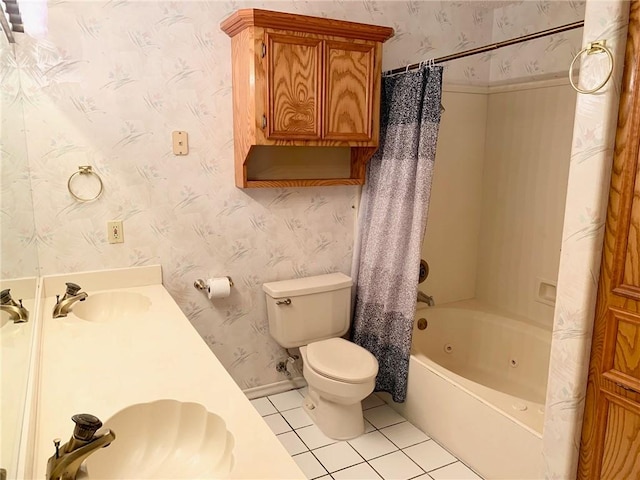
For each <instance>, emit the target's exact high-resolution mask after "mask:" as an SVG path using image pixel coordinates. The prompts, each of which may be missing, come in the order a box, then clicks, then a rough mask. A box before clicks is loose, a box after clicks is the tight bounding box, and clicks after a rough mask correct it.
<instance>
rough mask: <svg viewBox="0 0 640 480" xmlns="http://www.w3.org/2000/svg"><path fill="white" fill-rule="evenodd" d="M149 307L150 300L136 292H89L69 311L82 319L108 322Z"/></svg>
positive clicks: (139, 312)
mask: <svg viewBox="0 0 640 480" xmlns="http://www.w3.org/2000/svg"><path fill="white" fill-rule="evenodd" d="M149 307H151V300H150V299H149V297H147V296H146V295H143V294H141V293H137V292H118V291H115V292H104V293H96V294H93V295H91V294H89V296H88V297H87V299H86V300H84V301H83V302H76V303H75V304H74V305H73V307H72V308H71V311H72V312H73V314H74V315H75V316H77V317H79V318H81V319H83V320H87V321H90V322H108V321H110V320H116V319H119V318H123V317H127V316H130V315H140V314H142V313H145V312H146V311H147V310H149Z"/></svg>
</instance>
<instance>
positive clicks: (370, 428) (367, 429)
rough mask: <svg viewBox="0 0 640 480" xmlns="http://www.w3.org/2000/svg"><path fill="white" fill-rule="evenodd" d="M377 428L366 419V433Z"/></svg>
mask: <svg viewBox="0 0 640 480" xmlns="http://www.w3.org/2000/svg"><path fill="white" fill-rule="evenodd" d="M375 429H376V427H374V426H373V425H371V424H370V423H369V422H367V421H366V420H365V421H364V433H369V432H373V431H374V430H375Z"/></svg>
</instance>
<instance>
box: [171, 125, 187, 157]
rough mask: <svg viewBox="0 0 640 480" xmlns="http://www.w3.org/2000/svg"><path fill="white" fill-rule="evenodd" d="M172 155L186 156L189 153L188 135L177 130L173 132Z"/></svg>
mask: <svg viewBox="0 0 640 480" xmlns="http://www.w3.org/2000/svg"><path fill="white" fill-rule="evenodd" d="M172 137H173V154H174V155H187V154H188V153H189V135H188V134H187V132H184V131H181V130H177V131H175V132H173V134H172Z"/></svg>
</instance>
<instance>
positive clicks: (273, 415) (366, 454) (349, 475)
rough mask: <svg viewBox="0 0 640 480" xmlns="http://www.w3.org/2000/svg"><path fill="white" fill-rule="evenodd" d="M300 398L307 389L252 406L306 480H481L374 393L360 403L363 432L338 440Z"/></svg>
mask: <svg viewBox="0 0 640 480" xmlns="http://www.w3.org/2000/svg"><path fill="white" fill-rule="evenodd" d="M305 393H306V387H305V388H301V389H298V390H291V391H288V392H284V393H279V394H277V395H269V396H268V397H263V398H257V399H255V400H252V401H251V403H252V404H253V406H254V407H255V408H256V410H258V412H259V413H260V415H262V418H264V420H265V422H267V425H269V427H271V429H272V430H273V432H274V433H275V434H276V436H277V437H278V439H279V440H280V442H281V443H282V445H284V447H285V448H286V449H287V451H288V452H289V453H290V454H291V456H292V457H293V459H294V460H295V462H296V463H297V464H298V466H299V467H300V469H301V470H302V471H303V472H304V473H305V475H306V476H307V478H308V479H309V480H311V479H320V480H328V479H335V480H354V479H363V480H364V479H366V480H371V479H384V480H409V479H415V480H430V479H433V480H467V479H480V476H478V475H477V474H475V473H474V472H473V471H472V470H471V469H470V468H469V467H467V466H466V465H464V464H463V463H462V462H461V461H459V460H458V459H457V458H456V457H454V456H453V455H451V454H450V453H449V452H447V451H446V450H445V449H444V448H442V447H441V446H440V445H439V444H438V443H436V441H435V440H432V439H430V438H429V437H428V436H427V435H425V434H424V433H423V432H421V431H420V430H418V429H417V428H416V427H414V426H413V425H412V424H411V423H409V422H408V421H406V420H405V419H404V418H403V417H402V416H400V415H399V414H398V413H397V412H396V411H395V410H393V409H392V408H391V407H389V406H388V405H387V404H386V403H385V402H384V401H383V400H382V399H381V398H380V397H378V396H376V395H375V394H372V395H370V396H369V397H367V398H366V399H365V400H364V401H363V402H362V408H363V410H364V418H365V433H364V434H363V435H361V436H359V437H358V438H355V439H353V440H349V441H337V440H333V439H331V438H329V437H327V436H325V435H324V434H323V433H322V432H321V431H320V430H319V429H318V427H316V426H315V425H314V424H313V421H312V420H311V418H309V416H308V415H307V414H306V412H305V411H304V410H303V409H302V399H303V398H304V395H305ZM480 480H481V479H480Z"/></svg>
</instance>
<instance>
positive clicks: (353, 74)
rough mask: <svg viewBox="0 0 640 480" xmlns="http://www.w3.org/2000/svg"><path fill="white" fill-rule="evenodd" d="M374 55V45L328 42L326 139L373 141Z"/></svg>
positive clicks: (326, 48) (326, 51) (326, 54)
mask: <svg viewBox="0 0 640 480" xmlns="http://www.w3.org/2000/svg"><path fill="white" fill-rule="evenodd" d="M375 54H376V46H375V43H373V42H367V43H353V42H339V41H332V40H327V41H326V42H325V54H324V55H325V101H324V105H325V106H324V112H325V113H324V138H325V139H327V140H346V141H367V140H371V138H372V130H373V120H372V116H373V113H374V112H373V106H374V105H373V89H374V82H375V80H376V79H375V78H374V77H375V73H376V71H375Z"/></svg>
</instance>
